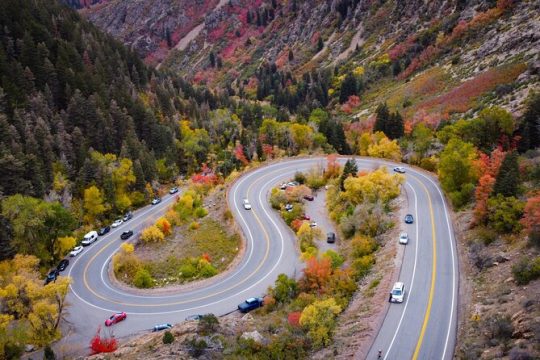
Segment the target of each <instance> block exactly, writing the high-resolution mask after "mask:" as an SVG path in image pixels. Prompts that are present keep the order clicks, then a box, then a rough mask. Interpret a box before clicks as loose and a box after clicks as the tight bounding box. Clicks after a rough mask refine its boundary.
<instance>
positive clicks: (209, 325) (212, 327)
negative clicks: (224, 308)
mask: <svg viewBox="0 0 540 360" xmlns="http://www.w3.org/2000/svg"><path fill="white" fill-rule="evenodd" d="M218 327H219V319H218V318H217V317H216V315H214V314H206V315H203V316H202V317H201V318H200V320H199V325H198V328H197V331H198V332H199V333H201V334H202V335H208V334H211V333H213V332H215V331H216V330H217V328H218Z"/></svg>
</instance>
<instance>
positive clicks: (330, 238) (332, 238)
mask: <svg viewBox="0 0 540 360" xmlns="http://www.w3.org/2000/svg"><path fill="white" fill-rule="evenodd" d="M326 242H327V243H329V244H333V243H335V242H336V234H335V233H333V232H329V233H327V234H326Z"/></svg>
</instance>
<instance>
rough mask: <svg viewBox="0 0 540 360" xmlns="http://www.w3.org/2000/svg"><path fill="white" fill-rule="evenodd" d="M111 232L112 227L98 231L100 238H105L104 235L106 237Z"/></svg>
mask: <svg viewBox="0 0 540 360" xmlns="http://www.w3.org/2000/svg"><path fill="white" fill-rule="evenodd" d="M109 231H111V227H110V226H105V227H102V228H101V229H99V230H98V235H99V236H103V235H105V234H106V233H108V232H109Z"/></svg>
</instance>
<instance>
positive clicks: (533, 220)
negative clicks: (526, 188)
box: [521, 192, 540, 232]
mask: <svg viewBox="0 0 540 360" xmlns="http://www.w3.org/2000/svg"><path fill="white" fill-rule="evenodd" d="M521 223H522V224H523V226H525V229H527V231H529V232H530V231H532V230H533V227H534V226H538V225H539V224H540V192H536V193H535V194H533V196H531V197H530V198H528V199H527V204H526V205H525V215H524V216H523V219H521Z"/></svg>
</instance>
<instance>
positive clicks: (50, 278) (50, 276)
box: [45, 269, 60, 285]
mask: <svg viewBox="0 0 540 360" xmlns="http://www.w3.org/2000/svg"><path fill="white" fill-rule="evenodd" d="M58 275H60V271H58V269H53V270H51V271H50V272H49V273H48V274H47V277H46V278H45V285H47V284H48V283H50V282H52V281H56V278H57V277H58Z"/></svg>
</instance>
